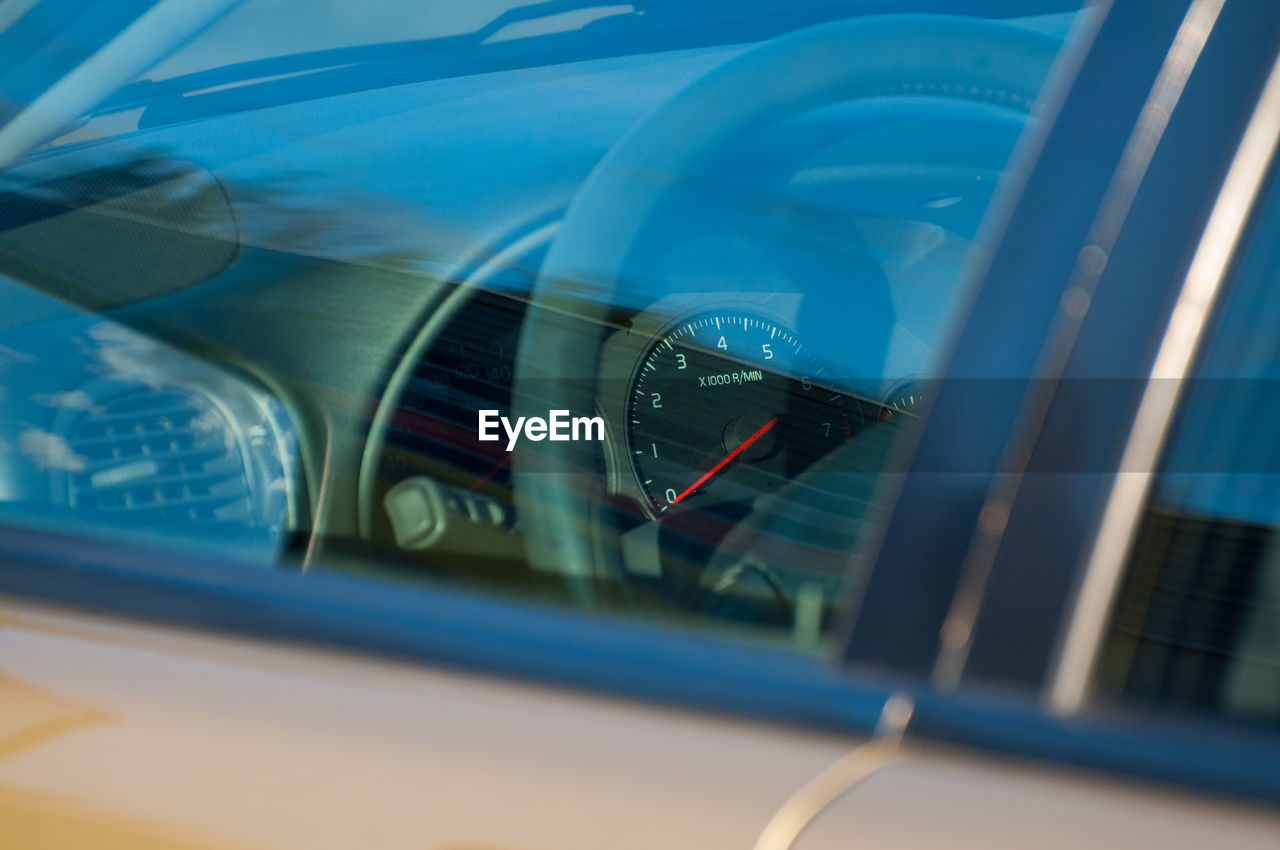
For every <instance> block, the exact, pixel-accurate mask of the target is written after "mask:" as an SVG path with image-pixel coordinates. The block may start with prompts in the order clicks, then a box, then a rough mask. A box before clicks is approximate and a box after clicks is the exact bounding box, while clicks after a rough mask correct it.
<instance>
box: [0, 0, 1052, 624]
mask: <svg viewBox="0 0 1280 850" xmlns="http://www.w3.org/2000/svg"><path fill="white" fill-rule="evenodd" d="M74 5H75V4H74V3H62V4H59V6H58V8H59V9H65V8H69V7H72V6H74ZM93 5H94V4H86V11H84V14H83V15H82V16H80V17H77V18H76V21H77V23H76V29H75V31H76V32H77V33H80V34H81V35H85V34H88V35H86V37H88V36H92V38H90V39H89V41H87V42H86V43H85V45H86V46H85V47H84V50H83V51H79V52H76V55H75V57H71V54H70V53H67V54H65V55H66V56H67V57H68V58H67V60H66V64H65V67H59V66H58V64H57V60H58V57H59V56H62V55H63V54H60V53H59V51H58V47H57V45H58V44H61V43H63V42H64V41H65V39H62V38H61V36H60V32H61V31H60V30H59V29H57V28H56V27H54V28H51V27H50V26H48V23H49V22H48V20H46V18H44V17H41V15H46V14H48V10H47V7H45V6H44V4H42V3H35V4H31V5H30V9H31V12H30V14H31V15H32V16H34V17H30V18H24V17H20V18H19V19H17V20H16V21H9V22H8V23H7V28H6V29H4V30H3V33H2V34H3V35H4V36H5V37H6V38H8V39H9V41H10V42H15V41H16V42H21V43H22V44H23V46H24V48H27V49H25V50H24V51H22V52H21V55H20V56H18V58H17V59H14V60H13V61H12V64H11V65H10V66H9V67H7V68H3V69H2V70H3V73H0V96H2V97H3V99H6V100H8V101H13V102H15V103H17V102H20V101H22V100H23V97H24V96H26V95H29V96H30V97H35V96H38V95H39V92H41V91H44V90H45V88H47V87H48V86H51V85H53V84H54V83H55V82H56V80H57V79H58V77H59V75H66V77H65V81H64V84H63V85H62V87H61V90H60V92H58V91H55V92H54V94H55V95H57V96H54V97H50V98H46V99H44V100H42V101H40V102H38V103H36V104H35V105H34V106H33V107H32V108H31V110H29V111H28V112H27V113H26V114H27V117H26V118H22V116H21V115H19V119H20V120H15V122H14V124H13V125H5V124H0V155H3V152H4V151H5V150H8V148H7V147H6V145H11V144H13V143H14V142H13V140H14V139H16V138H30V141H31V144H30V145H28V147H27V148H24V149H23V150H22V151H20V153H21V154H22V155H21V156H20V157H19V158H17V159H15V160H13V161H7V162H3V163H0V169H2V170H0V401H2V402H3V403H2V404H0V521H3V522H5V523H8V524H11V525H19V526H22V527H37V528H40V529H48V530H49V531H50V532H51V534H50V536H49V538H48V539H49V540H50V546H54V545H55V543H56V541H58V540H60V539H62V538H61V537H60V536H59V535H66V536H67V537H68V538H75V539H80V538H88V539H90V540H94V541H97V540H100V539H101V540H108V541H112V542H115V541H124V542H128V543H129V544H131V545H137V544H146V545H148V546H156V547H162V549H163V552H162V553H159V554H156V555H154V556H148V557H150V558H151V560H150V561H149V562H148V564H147V565H146V566H147V569H149V570H151V571H152V572H154V571H155V570H157V569H161V570H162V569H164V568H165V565H166V564H172V565H173V569H175V570H177V569H180V568H182V566H183V564H184V562H185V561H186V560H189V559H191V558H192V557H199V558H206V557H209V558H215V559H218V560H221V561H223V562H225V563H227V564H228V565H229V566H227V567H226V569H228V570H234V569H236V568H237V566H235V565H241V566H244V567H246V568H253V569H280V570H290V571H297V572H303V568H304V567H305V568H306V569H307V570H310V571H311V572H312V573H324V572H328V573H334V572H340V573H341V574H342V575H343V576H350V575H351V574H353V573H357V574H359V575H360V576H364V577H367V578H368V580H369V581H371V582H383V583H387V584H396V583H399V584H403V585H415V584H420V585H442V584H443V585H449V586H454V587H464V588H473V589H474V588H478V589H481V590H484V591H485V592H494V593H504V594H513V595H516V596H519V597H521V598H536V599H545V600H551V601H554V602H557V603H559V604H571V605H577V606H582V607H586V608H590V609H592V610H608V611H611V612H618V613H619V614H622V615H624V616H635V617H642V618H648V619H657V620H660V621H662V622H672V623H676V622H679V623H682V624H687V625H688V624H692V625H697V626H699V627H701V626H708V627H711V628H713V629H716V630H720V631H729V632H735V633H741V634H745V635H750V636H752V637H753V639H763V640H768V641H771V642H778V643H783V644H786V645H791V646H797V647H802V648H804V649H806V650H807V649H811V648H814V647H819V646H821V644H822V642H823V640H824V636H825V634H826V632H827V629H828V627H829V626H830V624H831V622H832V621H833V618H834V617H835V615H836V614H837V613H838V605H839V604H840V601H841V600H842V599H844V598H845V596H846V595H847V593H846V590H847V588H846V584H847V582H848V581H849V580H850V578H849V576H848V564H849V561H850V554H851V553H852V551H853V549H854V547H855V545H856V544H857V541H858V540H859V538H860V535H861V533H862V529H863V528H864V524H865V523H866V522H867V521H869V518H870V517H873V516H874V508H875V505H876V493H877V488H878V487H879V486H880V485H881V483H882V481H883V480H884V476H885V475H887V474H891V473H892V472H893V471H894V467H893V460H892V458H893V447H894V445H895V442H896V440H897V438H898V436H899V434H900V433H901V431H902V430H903V429H907V428H912V427H914V426H915V424H916V423H917V421H918V416H919V414H920V410H921V402H922V400H923V399H924V398H925V396H926V394H927V391H928V390H927V386H928V380H929V379H930V378H931V376H933V375H934V374H935V373H936V371H937V368H938V362H937V355H938V349H939V344H940V343H941V342H942V341H943V340H944V339H945V338H946V337H947V335H948V328H949V327H950V325H951V324H952V323H953V322H954V321H955V318H956V315H955V313H956V307H957V305H959V304H962V303H964V300H965V299H964V293H963V291H962V285H963V278H962V270H963V269H964V267H965V265H966V260H967V258H968V257H969V254H970V250H971V248H972V245H973V242H974V239H975V234H976V233H977V232H978V230H979V224H980V222H981V220H982V217H983V214H984V212H985V211H986V209H987V207H988V204H989V203H990V202H991V199H992V197H993V196H994V195H995V193H996V192H997V191H999V188H1000V187H1001V185H1002V183H1003V181H1004V179H1005V177H1006V175H1007V174H1008V173H1009V169H1008V165H1009V162H1010V158H1011V154H1012V152H1013V150H1014V148H1015V146H1016V145H1017V144H1018V143H1019V140H1020V139H1021V138H1023V136H1024V134H1026V133H1028V132H1033V131H1037V130H1039V129H1042V121H1043V117H1042V116H1043V111H1041V110H1037V109H1036V103H1037V98H1038V96H1039V93H1040V91H1041V88H1042V85H1043V84H1044V82H1045V80H1046V79H1047V78H1048V76H1049V75H1050V72H1051V69H1052V68H1053V67H1054V63H1055V62H1056V61H1057V59H1058V57H1059V56H1060V55H1061V53H1062V51H1063V48H1064V45H1066V44H1069V40H1068V34H1069V33H1070V32H1071V30H1072V27H1073V24H1074V22H1075V20H1076V11H1075V5H1074V4H1073V3H1072V2H1069V0H1026V2H1022V3H1019V2H997V3H992V2H985V0H983V1H982V2H979V0H974V2H957V3H950V4H925V5H933V6H937V7H938V8H945V10H946V11H947V12H948V14H946V15H938V14H913V15H880V14H876V15H871V14H867V13H866V12H867V9H868V8H869V7H871V6H873V7H875V8H874V11H876V12H899V11H911V10H914V9H917V8H918V7H920V5H921V4H918V3H913V2H903V3H895V2H890V1H888V0H887V2H883V3H873V4H867V3H865V2H861V0H858V2H853V0H850V2H830V0H787V2H781V0H779V1H778V2H773V0H766V2H759V3H746V2H741V0H734V2H721V0H705V2H688V0H647V2H644V3H634V4H625V3H624V4H614V3H606V4H590V3H583V4H574V3H554V4H547V3H536V4H530V3H525V4H521V3H515V2H510V0H496V2H485V3H456V2H455V3H443V2H441V3H430V2H428V3H423V2H419V1H418V0H415V1H414V2H397V0H382V2H372V3H364V4H360V5H359V6H358V7H356V6H353V5H352V4H350V3H346V2H329V0H326V1H325V2H314V0H306V2H302V0H247V2H244V3H240V4H225V5H227V6H229V7H233V8H231V9H230V11H227V13H226V14H225V16H223V17H220V18H216V19H211V20H209V21H205V22H193V21H192V20H190V19H187V18H184V19H183V20H184V26H186V29H185V30H183V32H184V33H185V34H186V35H190V38H187V37H186V35H174V37H173V38H174V43H173V44H167V43H155V42H154V39H155V38H156V37H157V36H156V31H155V30H154V29H153V30H149V32H150V33H151V36H150V37H151V38H152V41H151V42H148V43H146V44H145V45H142V47H139V42H137V41H134V42H130V45H131V46H130V49H129V50H128V51H124V52H123V53H121V52H118V51H117V52H113V44H114V43H113V41H112V33H114V32H116V31H122V32H129V31H131V30H129V24H130V21H129V20H126V19H123V18H120V15H117V18H113V20H112V26H113V27H114V29H104V28H103V27H100V26H96V25H94V22H95V21H96V20H97V19H96V18H94V17H93V14H97V12H94V13H93V14H91V13H90V12H91V11H92V10H88V7H90V6H93ZM143 5H145V4H133V5H132V6H130V7H129V8H131V9H134V11H139V10H140V9H141V6H143ZM172 5H173V4H167V6H166V8H168V7H171V6H172ZM217 5H219V4H203V5H201V6H200V8H210V9H212V8H213V7H215V6H217ZM122 8H123V7H122ZM174 8H176V7H174ZM194 8H195V7H194V6H193V7H192V9H194ZM117 11H119V10H117ZM169 11H170V12H173V13H174V14H177V12H174V11H173V8H170V9H169ZM120 14H121V15H123V12H120ZM182 14H183V15H191V14H195V12H193V11H191V10H187V11H185V12H182ZM195 23H201V24H202V25H200V26H195V25H194V24H195ZM188 25H189V26H188ZM176 31H177V30H175V32H176ZM68 32H70V29H68ZM134 34H135V36H136V35H137V33H136V32H135V33H134ZM42 39H44V40H47V41H48V43H46V41H44V40H42ZM100 46H101V47H103V52H102V53H100V54H99V57H98V59H97V60H95V62H96V63H97V64H96V65H95V66H93V67H92V68H91V70H92V73H91V74H89V75H87V76H86V73H84V72H83V69H80V68H79V67H78V65H77V63H78V62H79V61H80V58H83V57H82V56H81V54H82V53H85V52H92V50H94V49H97V48H98V47H100ZM143 47H145V48H146V50H145V51H144V52H146V53H147V55H151V56H152V57H153V59H154V61H151V62H149V63H148V64H147V65H146V67H144V68H141V69H139V68H138V67H135V65H136V64H137V61H138V60H137V57H138V56H140V55H142V54H141V53H139V52H138V51H139V50H141V49H142V48H143ZM15 55H17V54H15ZM25 63H36V64H38V65H39V70H40V73H39V74H38V75H34V76H33V74H32V73H27V72H28V71H29V70H30V68H28V67H27V64H25ZM33 67H34V66H33ZM54 71H57V73H54ZM15 81H16V82H15ZM23 81H25V82H23ZM108 81H111V82H112V85H111V86H110V87H106V83H107V82H108ZM18 82H22V85H21V86H19V85H18ZM11 83H12V87H10V88H6V86H10V84H11ZM77 87H79V88H77ZM104 87H106V88H104ZM99 88H104V90H103V91H102V92H101V96H95V97H89V93H92V92H96V91H98V89H99ZM68 91H70V92H78V93H80V94H83V95H84V97H79V95H77V97H68V96H67V93H68ZM30 97H27V99H28V100H29V99H30ZM69 104H82V105H81V106H78V107H77V108H76V110H75V111H74V113H68V114H66V115H65V116H63V117H65V119H66V120H65V121H64V122H63V123H61V124H56V123H55V124H52V125H49V126H50V128H51V129H49V131H48V132H46V133H44V135H42V136H39V137H38V138H37V137H36V136H34V135H32V134H33V132H34V131H33V130H32V127H33V126H34V127H39V126H44V125H42V124H39V123H38V122H37V123H36V124H32V122H31V121H30V120H29V119H30V117H31V115H32V114H35V113H38V114H40V115H43V116H45V118H42V119H41V120H42V121H45V120H46V118H47V116H48V115H56V114H58V113H57V110H58V109H66V108H69V106H68V105H69ZM19 124H21V126H19V129H21V130H22V133H17V132H16V131H14V132H9V131H11V130H13V127H14V126H18V125H19ZM6 134H7V135H6ZM23 134H26V135H23ZM138 557H142V556H141V555H139V556H138ZM114 562H115V563H117V565H118V566H119V567H120V568H121V569H124V568H125V567H126V566H127V564H126V563H123V561H122V559H120V558H117V559H115V561H114ZM303 580H305V579H303Z"/></svg>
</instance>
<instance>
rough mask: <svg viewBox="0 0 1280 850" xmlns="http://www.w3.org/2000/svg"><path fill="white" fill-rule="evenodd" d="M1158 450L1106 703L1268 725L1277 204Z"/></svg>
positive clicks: (1275, 492)
mask: <svg viewBox="0 0 1280 850" xmlns="http://www.w3.org/2000/svg"><path fill="white" fill-rule="evenodd" d="M1271 184H1272V188H1271V189H1270V191H1269V200H1268V201H1267V202H1266V203H1265V204H1264V205H1263V206H1262V207H1261V213H1260V215H1259V217H1258V223H1257V224H1256V226H1255V227H1254V229H1253V231H1252V233H1251V234H1250V235H1249V236H1248V237H1247V241H1246V243H1245V249H1244V251H1243V254H1242V259H1241V260H1240V262H1239V264H1238V268H1237V269H1236V271H1235V272H1234V274H1233V276H1232V279H1231V280H1230V281H1229V284H1228V288H1227V289H1226V290H1225V294H1224V297H1223V301H1222V303H1221V304H1220V305H1219V307H1218V315H1217V316H1216V318H1215V320H1214V325H1213V327H1212V328H1211V330H1210V331H1209V334H1208V336H1207V339H1206V343H1205V346H1204V349H1203V351H1202V353H1201V356H1200V359H1199V362H1198V363H1197V365H1196V366H1195V368H1194V371H1193V374H1192V375H1191V376H1190V378H1189V379H1188V380H1187V382H1186V384H1185V386H1184V387H1183V392H1184V395H1183V398H1182V402H1181V408H1180V410H1179V412H1178V414H1177V418H1176V420H1175V423H1174V426H1173V430H1172V432H1171V435H1170V438H1169V440H1168V443H1167V445H1166V448H1165V451H1164V455H1163V458H1162V459H1161V462H1160V466H1159V469H1158V472H1157V475H1156V478H1155V482H1154V487H1153V490H1152V494H1151V497H1150V503H1149V504H1148V505H1147V508H1146V510H1145V514H1144V516H1143V518H1142V520H1141V525H1140V529H1139V531H1138V534H1137V537H1136V541H1135V544H1134V548H1133V551H1132V554H1131V556H1130V558H1129V562H1128V566H1127V570H1126V573H1125V577H1124V580H1123V584H1122V586H1121V590H1120V594H1119V598H1118V603H1117V607H1116V609H1115V613H1114V616H1113V619H1112V621H1111V625H1110V629H1109V632H1108V634H1107V638H1106V644H1105V648H1104V651H1103V653H1102V655H1101V660H1100V665H1099V689H1100V691H1101V693H1102V695H1103V696H1104V697H1105V698H1108V699H1116V698H1119V699H1123V700H1130V701H1139V702H1142V703H1146V704H1150V705H1159V706H1164V707H1166V708H1172V709H1175V710H1181V711H1194V712H1199V713H1208V714H1213V715H1218V716H1222V717H1226V718H1230V719H1232V720H1237V721H1241V722H1248V723H1259V724H1266V725H1271V726H1274V725H1277V724H1280V445H1278V444H1277V442H1276V439H1275V435H1276V433H1277V430H1278V429H1280V392H1278V390H1280V383H1278V382H1277V381H1278V379H1280V333H1277V329H1280V288H1278V287H1277V275H1278V274H1280V197H1278V196H1277V192H1276V187H1275V180H1274V178H1273V179H1272V181H1271Z"/></svg>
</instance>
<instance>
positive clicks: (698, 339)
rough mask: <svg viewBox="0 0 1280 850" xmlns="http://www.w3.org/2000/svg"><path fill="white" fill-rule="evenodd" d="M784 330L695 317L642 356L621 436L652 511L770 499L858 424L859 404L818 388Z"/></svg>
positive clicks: (816, 376)
mask: <svg viewBox="0 0 1280 850" xmlns="http://www.w3.org/2000/svg"><path fill="white" fill-rule="evenodd" d="M824 371H825V370H824V368H823V366H822V364H821V363H819V362H818V361H817V360H816V359H815V358H814V357H812V356H811V355H810V354H809V353H808V352H807V351H806V350H805V348H804V346H803V345H801V343H800V340H799V339H798V338H797V337H796V335H795V334H794V333H792V332H791V331H790V330H788V329H787V328H784V327H782V326H780V325H778V324H776V323H774V322H772V321H770V320H768V319H764V318H760V317H758V316H754V315H750V314H747V313H740V312H733V311H726V312H712V313H704V314H701V315H699V316H695V317H693V318H690V319H688V320H686V321H684V322H682V323H681V324H679V325H677V326H675V327H673V328H671V329H670V331H669V332H667V333H666V334H665V335H664V336H662V337H661V338H659V339H658V340H657V341H656V342H654V343H653V344H652V345H651V346H650V347H649V348H648V349H647V350H646V351H645V353H644V355H643V356H642V357H641V359H640V363H639V366H638V367H637V371H636V376H635V378H634V380H633V384H632V388H631V392H630V395H629V397H628V411H627V413H628V415H627V432H628V438H629V445H630V450H631V455H632V461H633V463H634V466H635V471H636V476H637V480H638V481H639V484H640V488H641V490H643V491H644V493H645V495H646V496H647V497H648V499H649V502H650V504H651V506H652V507H653V510H654V511H655V512H656V513H665V512H667V511H668V510H671V509H676V508H681V507H687V506H689V505H691V504H698V503H703V504H705V503H707V502H710V501H717V502H729V501H742V500H748V499H751V498H754V497H755V496H758V495H761V494H763V493H767V492H770V491H772V490H774V489H776V488H778V487H780V486H782V485H783V484H785V483H786V482H787V481H788V480H790V479H791V478H792V477H793V476H794V475H796V474H797V473H798V472H800V471H802V470H803V469H804V468H806V467H807V466H809V465H810V464H812V463H813V461H815V460H817V459H818V458H820V457H822V456H823V455H825V454H826V453H827V452H828V451H830V450H831V449H832V448H834V447H835V446H837V445H839V444H840V443H842V442H844V441H845V440H848V439H850V438H851V437H852V436H853V435H854V433H856V432H857V431H858V430H859V429H861V428H862V427H864V425H865V424H866V423H867V421H869V420H868V414H870V416H871V417H872V418H874V416H875V415H876V414H877V413H878V407H877V408H876V409H875V410H863V407H864V405H863V404H862V403H860V402H859V401H857V400H855V399H852V398H850V397H848V396H846V395H844V394H842V393H839V392H837V391H835V390H832V389H830V388H829V387H827V386H825V382H824V380H823V378H824Z"/></svg>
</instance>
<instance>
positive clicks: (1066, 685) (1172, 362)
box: [1047, 62, 1280, 714]
mask: <svg viewBox="0 0 1280 850" xmlns="http://www.w3.org/2000/svg"><path fill="white" fill-rule="evenodd" d="M1278 142H1280V62H1277V64H1276V65H1274V66H1273V67H1272V70H1271V73H1270V75H1269V76H1268V78H1267V82H1266V85H1265V87H1264V88H1263V91H1262V96H1261V98H1260V99H1259V101H1258V105H1257V107H1255V109H1254V111H1253V115H1252V116H1251V117H1250V119H1249V124H1248V126H1247V128H1246V129H1245V133H1244V137H1243V140H1242V141H1241V143H1240V147H1239V148H1238V149H1237V150H1236V154H1235V156H1234V157H1233V158H1232V162H1231V167H1230V169H1229V170H1228V171H1227V177H1226V179H1225V180H1224V181H1223V186H1222V191H1221V192H1220V193H1219V194H1218V198H1217V200H1216V201H1215V203H1214V206H1213V211H1212V212H1211V213H1210V216H1209V222H1208V224H1207V225H1206V227H1205V231H1204V235H1203V236H1202V237H1201V239H1200V244H1199V245H1198V246H1197V247H1196V252H1195V255H1194V257H1193V258H1192V261H1191V266H1190V268H1189V270H1188V272H1187V277H1186V279H1185V281H1184V282H1183V285H1182V290H1181V292H1179V294H1178V298H1177V301H1176V303H1175V305H1174V308H1173V312H1172V313H1171V315H1170V317H1169V324H1168V327H1167V328H1166V330H1165V334H1164V338H1163V339H1162V340H1161V343H1160V348H1159V350H1158V351H1157V354H1156V358H1155V362H1154V364H1153V366H1152V369H1151V374H1150V376H1149V377H1148V379H1147V383H1146V387H1145V389H1144V390H1143V394H1142V399H1141V401H1140V402H1139V405H1138V411H1137V414H1136V415H1135V417H1134V424H1133V430H1132V431H1131V432H1130V434H1129V439H1128V441H1127V443H1126V445H1125V449H1124V453H1123V455H1122V456H1121V461H1120V467H1119V470H1118V472H1117V474H1116V479H1115V482H1114V483H1113V484H1112V487H1111V492H1110V494H1109V495H1108V497H1107V502H1106V507H1105V509H1104V511H1103V515H1102V520H1101V523H1100V525H1099V528H1098V534H1097V536H1096V537H1095V538H1094V542H1093V546H1092V549H1091V552H1090V554H1089V557H1088V559H1087V560H1086V561H1085V567H1084V571H1083V573H1082V576H1081V580H1080V584H1079V589H1078V591H1077V595H1076V599H1075V602H1074V604H1073V606H1072V610H1071V616H1070V618H1069V619H1068V620H1067V626H1066V630H1065V632H1064V634H1063V637H1062V640H1061V643H1060V650H1059V653H1058V657H1057V659H1056V662H1055V664H1054V668H1053V672H1052V676H1051V678H1050V685H1049V687H1048V690H1047V702H1048V705H1049V708H1050V710H1052V711H1055V712H1058V713H1061V714H1071V713H1075V712H1077V711H1079V710H1080V709H1081V708H1082V707H1083V706H1084V705H1085V703H1086V702H1087V701H1088V699H1089V697H1090V694H1091V689H1092V682H1093V676H1094V671H1095V668H1096V665H1097V658H1098V652H1099V649H1100V647H1101V645H1102V640H1103V636H1104V634H1105V631H1106V625H1107V622H1108V620H1109V619H1110V616H1111V610H1112V607H1113V606H1114V604H1115V598H1116V594H1117V592H1118V589H1119V583H1120V578H1121V574H1122V572H1123V568H1124V565H1125V563H1126V561H1127V560H1128V556H1129V551H1130V549H1131V547H1132V545H1133V539H1134V534H1135V530H1136V526H1137V522H1138V520H1139V518H1140V516H1141V513H1142V510H1143V508H1144V507H1145V505H1146V502H1147V495H1148V493H1149V492H1150V489H1151V485H1152V482H1153V480H1154V476H1155V471H1154V468H1155V464H1156V463H1157V461H1158V460H1159V458H1160V454H1161V452H1162V450H1163V448H1164V442H1165V439H1166V437H1167V436H1168V432H1169V428H1170V424H1171V422H1172V420H1173V416H1174V413H1175V411H1176V410H1177V405H1178V400H1179V398H1180V396H1181V394H1182V382H1183V380H1182V379H1183V378H1185V376H1186V375H1187V372H1188V370H1189V369H1190V368H1191V366H1192V364H1193V362H1194V360H1195V357H1196V354H1197V352H1198V350H1199V348H1200V344H1201V341H1202V338H1203V336H1204V331H1205V327H1206V326H1207V324H1208V322H1209V318H1210V316H1211V313H1212V310H1213V307H1214V304H1215V303H1216V301H1217V298H1218V295H1219V293H1220V292H1221V290H1222V288H1223V283H1224V279H1225V277H1226V275H1227V272H1228V271H1229V268H1230V265H1231V262H1232V260H1233V259H1234V258H1235V255H1236V251H1237V249H1238V247H1239V243H1240V237H1241V234H1242V231H1243V229H1244V226H1245V224H1246V223H1247V221H1248V218H1249V216H1250V215H1251V214H1252V212H1253V209H1254V206H1255V205H1256V203H1257V200H1258V196H1259V194H1260V191H1261V188H1262V184H1263V182H1264V181H1265V179H1266V177H1267V175H1268V173H1269V171H1270V168H1271V164H1272V161H1273V159H1274V155H1275V151H1276V146H1277V143H1278Z"/></svg>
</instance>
